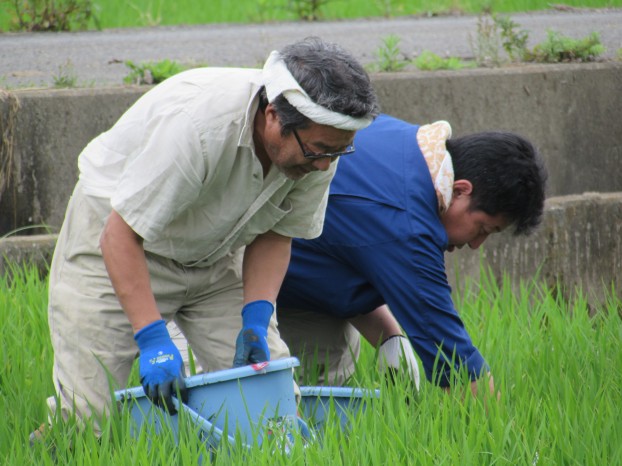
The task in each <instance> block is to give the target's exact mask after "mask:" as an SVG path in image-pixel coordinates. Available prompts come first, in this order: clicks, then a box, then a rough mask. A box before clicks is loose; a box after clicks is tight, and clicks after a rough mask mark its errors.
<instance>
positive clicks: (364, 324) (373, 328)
mask: <svg viewBox="0 0 622 466" xmlns="http://www.w3.org/2000/svg"><path fill="white" fill-rule="evenodd" d="M348 321H349V322H350V323H351V324H352V325H354V327H355V328H356V329H357V330H358V331H359V332H360V333H361V335H363V337H365V339H366V340H367V341H368V342H369V343H370V344H371V345H372V346H375V347H377V346H380V344H381V343H382V342H383V341H384V340H386V339H387V338H389V337H391V336H393V335H401V334H402V329H401V328H400V325H399V324H398V322H397V320H396V319H395V317H393V314H392V313H391V311H390V310H389V308H388V306H387V305H386V304H383V305H382V306H379V307H377V308H376V309H374V310H373V311H372V312H370V313H369V314H361V315H358V316H356V317H352V318H351V319H348Z"/></svg>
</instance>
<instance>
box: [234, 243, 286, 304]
mask: <svg viewBox="0 0 622 466" xmlns="http://www.w3.org/2000/svg"><path fill="white" fill-rule="evenodd" d="M291 244H292V240H291V238H288V237H286V236H282V235H279V234H276V233H273V232H268V233H264V234H263V235H259V236H258V237H257V238H255V240H254V241H253V242H252V243H251V244H249V245H248V246H246V251H245V252H244V265H243V269H242V275H243V280H244V303H245V304H246V303H249V302H252V301H257V300H260V299H262V300H266V301H270V302H272V303H274V302H276V297H277V296H278V294H279V289H280V288H281V284H282V283H283V279H284V278H285V273H286V272H287V266H288V265H289V259H290V254H291Z"/></svg>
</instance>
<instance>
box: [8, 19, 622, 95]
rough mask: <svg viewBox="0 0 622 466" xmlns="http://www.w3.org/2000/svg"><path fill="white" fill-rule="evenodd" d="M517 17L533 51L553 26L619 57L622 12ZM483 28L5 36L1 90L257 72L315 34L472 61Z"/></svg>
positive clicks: (323, 25)
mask: <svg viewBox="0 0 622 466" xmlns="http://www.w3.org/2000/svg"><path fill="white" fill-rule="evenodd" d="M511 18H512V19H513V20H514V21H515V22H516V23H518V24H519V25H520V28H521V29H525V30H526V31H528V33H529V42H528V46H530V47H532V46H533V45H535V44H537V43H539V42H542V41H543V40H544V39H546V33H547V30H549V29H550V30H554V31H558V32H560V33H562V34H564V35H566V36H570V37H573V38H582V37H585V36H587V35H589V34H590V33H592V32H598V33H599V34H600V38H601V41H602V43H603V44H604V45H605V47H606V48H607V51H606V53H605V55H604V57H605V58H607V59H613V58H615V57H616V56H617V54H618V51H619V49H621V48H622V9H620V8H616V9H606V10H573V11H547V12H540V13H527V14H513V15H511ZM477 24H478V18H477V16H446V17H432V18H416V17H409V18H398V19H390V20H383V19H373V20H372V19H369V20H355V21H334V22H315V23H309V22H288V23H275V24H260V25H257V24H250V25H234V24H217V25H204V26H184V27H154V28H141V29H111V30H104V31H88V32H76V33H4V34H0V87H4V88H9V89H12V88H18V87H49V86H52V85H53V83H54V77H55V76H61V75H73V76H75V77H76V78H77V84H78V85H79V86H97V87H102V86H120V85H123V77H124V76H126V75H127V74H128V72H129V68H128V67H127V66H126V65H125V64H124V62H125V61H126V60H132V61H133V62H135V63H139V62H143V61H159V60H163V59H169V60H174V61H177V62H180V63H183V64H190V65H192V64H194V65H198V64H206V65H209V66H255V67H257V66H261V65H262V64H263V61H264V60H265V58H266V57H267V55H268V53H269V52H270V51H271V50H274V49H278V48H280V47H281V46H283V45H285V44H287V43H290V42H293V41H295V40H298V39H301V38H304V37H306V36H309V35H316V36H320V37H322V38H324V39H325V40H328V41H331V42H337V43H339V44H341V45H342V46H344V47H345V48H347V49H348V50H350V51H351V52H352V53H353V54H354V55H355V56H356V57H357V58H358V59H359V60H360V61H361V62H363V63H364V64H369V63H373V62H377V51H378V49H379V48H380V47H381V46H382V44H383V40H384V39H385V38H386V37H388V36H389V35H391V34H393V35H396V36H398V37H399V38H400V39H401V41H400V43H399V49H400V51H401V53H402V55H403V58H413V57H415V56H416V55H417V54H419V53H421V52H422V51H424V50H430V51H432V52H434V53H437V54H439V55H441V56H455V57H460V58H464V59H471V58H473V56H474V52H473V48H472V45H471V44H472V43H473V41H474V40H475V38H476V37H477Z"/></svg>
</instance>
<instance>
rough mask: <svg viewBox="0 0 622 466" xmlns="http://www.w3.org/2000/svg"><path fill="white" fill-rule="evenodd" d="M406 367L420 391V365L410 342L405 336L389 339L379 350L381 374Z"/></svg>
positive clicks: (394, 336)
mask: <svg viewBox="0 0 622 466" xmlns="http://www.w3.org/2000/svg"><path fill="white" fill-rule="evenodd" d="M404 365H405V366H406V369H407V370H408V374H409V375H410V378H411V379H412V381H413V382H415V387H416V388H417V390H419V364H418V363H417V358H415V352H414V351H413V347H412V346H411V344H410V342H409V341H408V339H407V338H406V337H405V336H404V335H393V336H392V337H389V338H387V339H386V340H385V341H384V342H383V343H382V344H381V345H380V348H379V349H378V368H379V369H380V371H381V372H384V371H386V370H387V369H389V368H391V369H393V370H395V371H399V370H401V368H402V367H404Z"/></svg>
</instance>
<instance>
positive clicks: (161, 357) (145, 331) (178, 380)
mask: <svg viewBox="0 0 622 466" xmlns="http://www.w3.org/2000/svg"><path fill="white" fill-rule="evenodd" d="M134 340H136V343H137V344H138V349H139V350H140V356H139V372H140V383H141V384H142V386H143V389H144V391H145V395H147V397H148V398H149V399H150V400H151V401H152V402H153V403H154V404H155V405H157V406H160V407H164V408H166V409H167V410H168V412H169V413H171V414H176V413H177V410H176V409H175V405H174V404H173V400H172V396H173V395H177V392H179V394H180V396H181V398H182V401H183V402H186V401H188V392H187V390H186V384H185V382H184V364H183V361H182V358H181V354H180V353H179V350H178V349H177V347H176V346H175V344H174V343H173V341H172V340H171V337H170V335H169V333H168V330H167V329H166V323H165V322H164V320H156V321H155V322H152V323H150V324H149V325H146V326H145V327H143V328H142V329H140V330H139V331H138V332H136V334H135V335H134Z"/></svg>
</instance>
